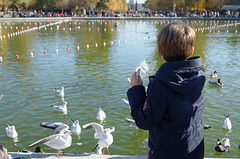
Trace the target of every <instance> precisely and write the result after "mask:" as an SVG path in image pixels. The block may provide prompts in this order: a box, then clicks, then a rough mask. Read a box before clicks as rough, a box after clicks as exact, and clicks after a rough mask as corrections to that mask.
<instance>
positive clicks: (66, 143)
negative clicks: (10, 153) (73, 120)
mask: <svg viewBox="0 0 240 159" xmlns="http://www.w3.org/2000/svg"><path fill="white" fill-rule="evenodd" d="M40 144H45V145H47V146H49V147H51V148H53V149H55V150H62V149H65V148H68V147H70V146H71V145H72V136H71V131H69V130H66V129H65V130H63V133H60V134H55V135H50V136H48V137H45V138H42V139H40V140H38V141H36V142H34V143H32V144H31V145H29V146H28V148H31V147H33V146H36V145H40ZM63 154H64V153H63ZM56 156H57V157H60V156H59V155H58V154H56Z"/></svg>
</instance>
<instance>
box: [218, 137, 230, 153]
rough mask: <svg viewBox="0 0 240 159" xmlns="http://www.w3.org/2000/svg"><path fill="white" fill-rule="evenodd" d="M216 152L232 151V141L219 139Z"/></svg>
mask: <svg viewBox="0 0 240 159" xmlns="http://www.w3.org/2000/svg"><path fill="white" fill-rule="evenodd" d="M215 150H216V151H218V152H225V151H229V150H230V139H229V138H227V137H225V138H223V139H220V138H219V139H218V140H217V143H216V146H215Z"/></svg>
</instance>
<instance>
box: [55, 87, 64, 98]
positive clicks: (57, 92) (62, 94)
mask: <svg viewBox="0 0 240 159" xmlns="http://www.w3.org/2000/svg"><path fill="white" fill-rule="evenodd" d="M54 92H55V93H56V95H57V96H61V97H64V87H61V89H57V88H55V89H54Z"/></svg>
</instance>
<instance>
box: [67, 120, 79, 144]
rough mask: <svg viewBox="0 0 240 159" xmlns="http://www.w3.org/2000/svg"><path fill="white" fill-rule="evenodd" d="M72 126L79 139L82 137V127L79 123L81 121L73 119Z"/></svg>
mask: <svg viewBox="0 0 240 159" xmlns="http://www.w3.org/2000/svg"><path fill="white" fill-rule="evenodd" d="M72 121H73V123H72V126H71V129H70V130H71V131H72V132H73V134H74V135H77V136H78V140H79V139H80V134H81V127H80V125H79V121H78V120H73V119H72Z"/></svg>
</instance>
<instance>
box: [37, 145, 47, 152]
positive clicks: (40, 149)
mask: <svg viewBox="0 0 240 159" xmlns="http://www.w3.org/2000/svg"><path fill="white" fill-rule="evenodd" d="M35 153H45V152H44V151H43V150H42V148H41V147H39V146H38V147H36V148H35Z"/></svg>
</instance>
